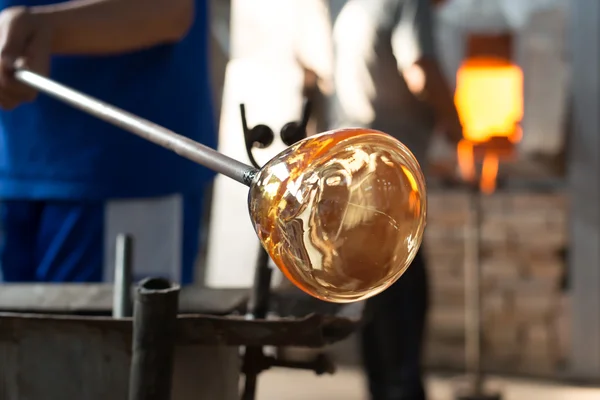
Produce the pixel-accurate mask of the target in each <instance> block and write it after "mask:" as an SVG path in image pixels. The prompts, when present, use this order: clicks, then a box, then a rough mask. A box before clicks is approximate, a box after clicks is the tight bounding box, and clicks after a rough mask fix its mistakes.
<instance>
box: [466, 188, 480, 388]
mask: <svg viewBox="0 0 600 400" xmlns="http://www.w3.org/2000/svg"><path fill="white" fill-rule="evenodd" d="M469 200H470V203H471V204H470V208H469V221H468V224H467V232H466V235H467V236H466V238H465V301H466V320H465V333H466V340H465V350H466V354H465V355H466V365H467V373H468V374H469V375H470V379H471V385H472V387H471V390H472V391H473V394H475V395H480V394H481V393H482V381H483V379H482V375H481V265H480V258H481V257H480V249H481V245H480V238H481V232H480V231H481V194H480V193H479V191H478V190H477V189H476V188H475V187H474V188H473V190H472V193H471V196H470V199H469Z"/></svg>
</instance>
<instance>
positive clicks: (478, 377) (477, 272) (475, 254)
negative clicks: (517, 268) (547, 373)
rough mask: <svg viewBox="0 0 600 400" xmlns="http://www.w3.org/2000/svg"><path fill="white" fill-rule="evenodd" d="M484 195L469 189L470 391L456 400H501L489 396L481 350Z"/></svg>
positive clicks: (467, 329) (467, 297)
mask: <svg viewBox="0 0 600 400" xmlns="http://www.w3.org/2000/svg"><path fill="white" fill-rule="evenodd" d="M481 300H482V299H481V192H480V191H479V187H478V186H477V184H474V185H472V186H470V193H469V219H468V225H467V232H466V238H465V303H466V310H467V313H466V319H465V339H466V340H465V358H466V367H467V376H468V384H469V385H468V389H467V391H466V392H465V393H459V394H457V396H456V400H501V396H500V394H499V393H486V392H485V390H484V375H483V371H482V365H481V364H482V358H483V357H482V355H483V351H482V346H481Z"/></svg>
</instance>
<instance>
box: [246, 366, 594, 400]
mask: <svg viewBox="0 0 600 400" xmlns="http://www.w3.org/2000/svg"><path fill="white" fill-rule="evenodd" d="M456 384H457V381H456V380H455V379H454V380H453V379H449V378H439V377H431V378H429V379H428V387H429V395H430V400H452V399H453V393H454V390H455V388H456ZM489 384H490V385H491V386H492V387H494V388H496V389H499V390H501V392H502V394H503V396H504V397H503V400H599V399H600V388H597V389H590V388H578V387H569V386H563V385H554V384H545V383H538V382H531V381H525V380H512V379H511V380H506V379H499V378H493V379H489ZM366 399H367V397H366V395H365V391H364V380H363V377H362V375H361V373H360V372H359V371H357V370H355V369H342V370H339V371H338V372H337V373H336V374H335V375H333V376H322V377H319V376H315V375H314V374H313V373H310V372H303V371H290V370H283V369H275V370H272V371H268V372H266V373H264V374H263V375H261V378H260V380H259V391H258V396H257V400H366Z"/></svg>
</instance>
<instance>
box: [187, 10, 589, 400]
mask: <svg viewBox="0 0 600 400" xmlns="http://www.w3.org/2000/svg"><path fill="white" fill-rule="evenodd" d="M212 3H213V26H212V39H213V42H212V43H213V73H214V87H215V89H216V90H215V98H216V102H217V104H218V105H220V107H219V109H218V112H219V114H218V120H219V122H220V150H221V151H223V152H225V153H226V154H228V155H231V156H234V157H236V158H238V159H241V160H246V159H247V156H246V154H245V149H244V146H243V133H242V128H241V123H240V119H239V115H238V104H239V103H241V102H244V103H245V104H246V105H247V110H248V119H249V124H250V125H251V126H252V125H255V124H258V123H265V124H268V125H270V126H272V127H273V128H274V130H275V131H278V130H279V129H280V127H281V126H282V125H283V124H285V123H286V122H288V121H293V120H297V119H299V116H300V109H301V104H302V103H301V102H302V96H303V94H306V84H305V83H306V82H307V81H310V79H316V80H317V81H318V82H319V84H317V85H315V86H313V88H312V89H313V90H312V91H311V92H310V93H309V94H308V96H312V99H314V101H315V104H316V106H315V110H314V113H313V121H312V122H311V125H310V129H311V130H312V131H313V132H316V131H320V130H322V129H321V127H322V126H326V124H324V123H323V122H322V120H320V119H319V118H320V116H322V115H325V114H326V110H324V109H322V108H320V106H319V105H323V104H325V102H321V103H320V102H319V100H318V99H319V96H326V95H327V93H328V91H329V90H330V87H329V83H330V80H331V79H332V77H333V75H334V67H333V65H332V63H331V55H330V54H329V52H330V46H331V41H332V36H331V35H332V33H331V29H332V26H334V24H335V21H336V18H337V16H338V14H339V12H340V10H341V9H342V8H343V6H344V4H345V3H346V1H344V0H330V1H325V0H323V1H321V0H253V1H244V0H213V2H212ZM433 3H434V6H435V32H436V41H437V48H438V54H439V60H440V62H441V64H442V66H443V70H444V73H445V75H446V78H447V79H448V81H449V82H450V83H451V86H452V89H453V90H454V91H455V93H456V105H457V108H458V111H459V114H460V116H461V121H462V122H463V128H465V131H469V129H468V128H473V129H471V130H470V132H472V134H473V135H480V137H479V139H481V135H486V128H488V132H487V134H488V135H490V136H491V135H497V134H498V132H499V130H498V129H496V130H494V129H492V128H494V127H497V126H498V124H500V125H502V124H505V125H507V126H509V127H511V129H510V132H508V131H507V133H506V136H507V137H508V136H510V143H511V145H512V146H513V147H514V149H513V151H511V156H510V157H500V159H499V160H498V158H497V157H496V159H495V160H492V161H493V162H490V163H489V165H488V168H487V169H486V168H484V172H483V175H484V176H483V178H482V179H483V180H486V179H487V181H488V182H487V184H486V183H485V182H484V183H482V185H487V186H486V188H485V195H484V197H483V199H482V224H481V232H482V243H481V246H482V253H481V259H480V266H481V271H482V281H481V284H482V287H483V295H482V324H483V325H482V326H483V328H482V331H483V346H484V348H485V357H484V362H483V363H484V366H485V369H486V370H487V371H489V372H492V373H494V374H499V375H501V376H509V377H513V378H519V379H523V378H527V379H532V378H535V379H543V380H544V381H546V382H554V383H557V382H562V383H564V382H569V384H571V383H573V382H578V383H581V382H586V383H592V384H594V383H600V312H598V310H600V268H599V265H600V264H599V261H600V260H599V258H600V250H599V249H600V246H599V245H600V241H599V239H600V238H599V235H600V220H599V219H598V209H599V207H600V198H599V195H600V193H599V189H600V187H599V186H600V176H599V173H600V171H599V169H598V151H599V150H600V148H599V147H598V145H599V142H598V128H599V125H598V122H599V119H598V111H599V110H600V109H599V108H598V107H599V106H600V103H599V100H600V93H599V90H598V89H599V86H598V85H599V80H598V78H599V77H600V76H599V75H600V69H599V67H600V66H599V62H600V55H599V54H598V48H599V46H600V45H599V40H600V32H599V31H598V26H599V24H598V22H600V7H599V6H598V4H597V3H596V2H590V1H587V2H586V1H584V0H580V1H575V0H570V1H569V0H447V1H433ZM473 58H478V60H479V61H480V62H478V63H471V62H470V61H471V60H472V59H473ZM486 59H489V60H488V61H489V62H488V63H486V61H485V60H486ZM492 59H496V60H497V59H502V60H504V62H503V65H504V67H503V68H498V67H497V65H496V64H495V63H494V62H492V61H490V60H492ZM315 76H316V78H315ZM221 88H223V89H222V90H220V89H221ZM459 94H460V95H459ZM323 107H325V106H323ZM484 139H485V138H484ZM276 140H277V139H276ZM281 146H283V145H282V144H281V143H276V144H275V145H274V146H273V147H271V148H269V149H266V150H264V151H263V152H262V153H260V152H259V151H257V153H259V155H260V156H264V158H263V160H262V161H263V162H264V161H266V160H267V159H269V157H270V156H273V155H274V154H276V152H277V151H278V150H279V149H281ZM472 153H473V152H472V151H471V158H472ZM490 157H491V156H490ZM461 159H462V160H461ZM469 160H470V158H469V150H468V149H467V150H466V152H465V151H462V152H461V151H457V149H456V148H455V147H453V146H450V145H448V144H446V142H445V141H444V140H443V139H442V137H441V135H438V136H436V137H435V139H434V143H433V145H432V146H431V148H430V151H429V154H428V165H427V168H428V171H429V172H430V176H429V192H428V196H429V215H428V225H427V230H426V243H427V246H426V255H427V268H428V272H429V279H430V282H431V311H430V315H429V329H428V334H427V340H426V343H427V345H426V347H427V351H426V365H427V368H428V370H429V371H430V372H431V373H437V374H438V375H437V376H438V378H432V380H431V382H430V385H432V387H433V391H432V396H433V398H434V399H440V400H442V399H446V398H450V397H448V396H451V395H449V394H448V393H445V392H444V390H445V389H444V387H445V386H444V385H445V384H446V383H447V384H448V385H450V383H449V382H450V381H451V379H450V378H443V377H441V378H440V377H439V374H440V373H450V375H449V376H452V375H453V374H456V373H460V371H462V369H463V368H464V364H465V363H464V360H465V357H464V353H465V348H464V347H465V322H464V321H465V314H466V306H465V276H464V264H465V250H464V249H465V238H466V236H467V229H466V228H465V227H466V226H467V225H468V215H469V204H470V203H469V194H468V193H467V191H466V190H465V188H464V187H461V185H460V184H456V179H455V177H456V175H460V173H461V165H462V169H463V171H462V172H463V174H464V169H465V168H467V169H468V168H469V167H468V164H469ZM488 161H490V160H488ZM465 165H466V167H465ZM245 196H246V189H245V188H244V187H242V186H240V185H238V184H237V183H235V182H233V181H231V180H228V179H227V178H222V177H219V178H218V179H217V180H216V182H215V186H214V197H213V204H212V211H211V222H210V228H209V229H208V231H207V235H205V237H206V238H207V243H206V246H207V256H206V258H205V262H204V263H201V264H200V265H199V267H198V268H199V271H201V274H199V275H201V276H203V277H204V283H205V284H206V285H208V286H213V287H246V286H250V285H251V282H252V279H253V269H252V268H249V267H248V260H254V259H255V257H256V254H255V252H256V240H255V237H254V232H253V231H252V228H251V226H250V224H248V223H247V221H246V219H247V215H246V203H245ZM233 237H235V238H236V239H235V241H234V242H232V241H231V240H229V241H228V240H226V239H227V238H233ZM353 340H354V339H352V340H350V341H348V342H345V343H341V344H339V345H336V346H334V347H333V348H331V349H328V351H329V352H330V353H331V354H333V355H334V358H335V359H336V360H337V361H338V362H340V363H342V365H343V366H345V367H347V368H348V370H344V371H343V373H339V374H337V375H334V376H333V377H326V378H317V377H312V376H311V374H309V373H306V374H305V373H302V372H294V371H285V370H282V371H276V372H267V373H266V374H265V375H264V376H265V378H263V381H261V382H262V383H261V389H260V390H261V391H260V393H262V396H259V398H264V399H292V398H294V399H296V398H298V399H300V398H303V399H304V398H312V399H317V398H319V399H321V398H322V399H354V398H356V399H359V398H365V397H364V395H360V393H362V391H363V390H364V389H363V384H362V381H361V375H360V372H359V370H358V369H356V370H354V369H353V366H356V365H357V363H358V355H357V352H356V350H355V349H356V345H355V344H354V343H353ZM510 382H512V383H507V381H505V380H498V381H497V382H496V383H498V384H500V385H508V386H507V387H510V389H508V391H507V392H506V394H507V396H508V398H514V399H534V398H535V399H538V398H539V399H551V398H552V399H554V398H557V399H558V398H560V399H566V398H569V399H571V398H573V399H584V398H585V399H587V398H600V390H598V391H593V390H592V389H581V388H580V389H575V388H570V389H569V390H571V391H561V390H562V389H561V387H558V386H544V384H541V383H539V384H538V383H531V382H530V381H528V382H529V383H522V382H521V381H519V380H518V379H517V380H513V381H510ZM519 382H521V383H519ZM564 384H565V385H567V386H568V385H569V384H567V383H564ZM548 385H549V384H548ZM563 389H564V390H567V389H566V386H565V387H564V388H563ZM311 390H314V393H313V391H311ZM305 391H310V395H309V394H307V392H305ZM324 391H325V392H326V393H327V394H324ZM357 391H358V392H357ZM292 393H295V394H292ZM319 393H320V395H319ZM436 396H437V397H436ZM553 396H554V397H553ZM586 396H587V397H586ZM590 396H591V397H590Z"/></svg>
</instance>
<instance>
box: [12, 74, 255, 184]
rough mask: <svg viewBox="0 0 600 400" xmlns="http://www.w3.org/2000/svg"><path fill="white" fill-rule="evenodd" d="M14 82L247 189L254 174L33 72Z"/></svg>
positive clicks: (243, 165) (166, 130)
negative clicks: (160, 147)
mask: <svg viewBox="0 0 600 400" xmlns="http://www.w3.org/2000/svg"><path fill="white" fill-rule="evenodd" d="M15 78H16V79H17V80H19V81H20V82H22V83H24V84H26V85H28V86H30V87H32V88H34V89H37V90H38V91H40V92H42V93H45V94H47V95H48V96H51V97H53V98H55V99H57V100H60V101H63V102H64V103H67V104H69V105H71V106H72V107H75V108H77V109H79V110H81V111H83V112H86V113H88V114H90V115H93V116H95V117H97V118H99V119H101V120H104V121H106V122H108V123H111V124H113V125H115V126H118V127H119V128H121V129H124V130H126V131H128V132H131V133H133V134H135V135H137V136H139V137H141V138H143V139H146V140H148V141H150V142H152V143H155V144H157V145H159V146H162V147H164V148H166V149H168V150H171V151H174V152H175V153H177V154H179V155H180V156H182V157H185V158H187V159H188V160H191V161H193V162H195V163H198V164H200V165H203V166H205V167H206V168H209V169H211V170H213V171H215V172H218V173H220V174H223V175H225V176H227V177H229V178H231V179H234V180H236V181H238V182H240V183H243V184H244V185H246V186H250V184H251V183H252V180H253V178H254V176H255V174H256V172H257V170H256V169H255V168H254V167H251V166H249V165H246V164H244V163H241V162H239V161H237V160H234V159H233V158H230V157H227V156H226V155H224V154H222V153H219V152H218V151H216V150H214V149H211V148H210V147H208V146H205V145H203V144H200V143H198V142H195V141H193V140H191V139H189V138H187V137H185V136H182V135H179V134H177V133H175V132H173V131H171V130H169V129H167V128H164V127H162V126H160V125H157V124H155V123H153V122H150V121H148V120H146V119H144V118H141V117H138V116H137V115H134V114H131V113H129V112H127V111H125V110H122V109H120V108H117V107H115V106H112V105H110V104H107V103H105V102H103V101H100V100H97V99H95V98H93V97H91V96H88V95H85V94H83V93H81V92H78V91H76V90H74V89H71V88H69V87H67V86H65V85H62V84H60V83H58V82H55V81H53V80H51V79H48V78H46V77H44V76H41V75H39V74H36V73H34V72H31V71H28V70H26V69H17V71H16V72H15Z"/></svg>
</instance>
